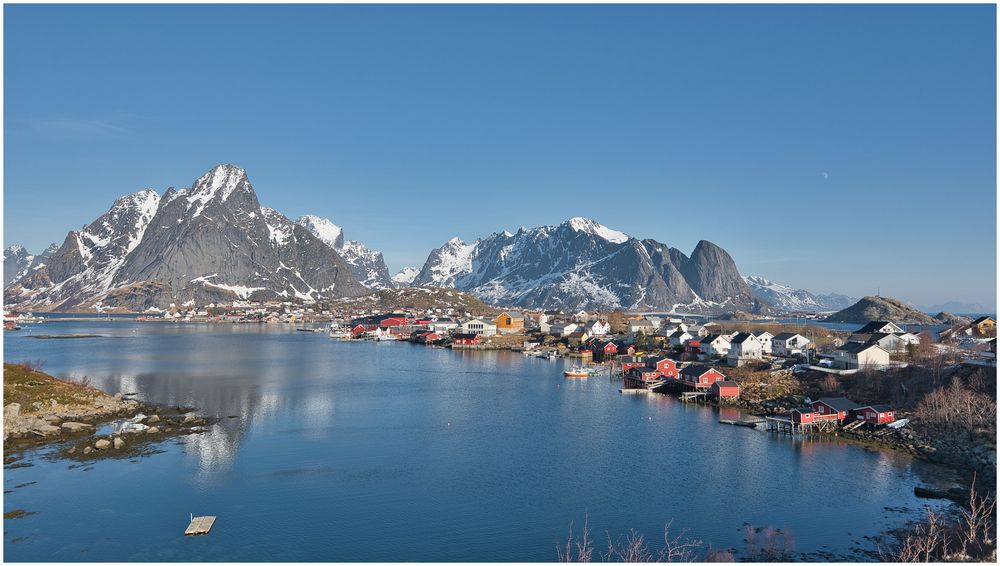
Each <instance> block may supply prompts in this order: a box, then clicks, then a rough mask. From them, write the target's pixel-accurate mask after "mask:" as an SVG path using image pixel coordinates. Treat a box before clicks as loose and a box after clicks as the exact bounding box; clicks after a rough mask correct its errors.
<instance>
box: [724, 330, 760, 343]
mask: <svg viewBox="0 0 1000 566" xmlns="http://www.w3.org/2000/svg"><path fill="white" fill-rule="evenodd" d="M751 338H753V339H756V338H757V337H756V336H754V335H753V334H750V333H749V332H737V333H736V336H733V337H732V339H731V340H729V342H730V343H731V344H742V343H744V342H746V341H747V340H749V339H751Z"/></svg>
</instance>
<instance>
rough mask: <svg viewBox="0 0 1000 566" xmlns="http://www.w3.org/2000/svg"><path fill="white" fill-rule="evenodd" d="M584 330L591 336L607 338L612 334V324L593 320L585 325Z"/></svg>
mask: <svg viewBox="0 0 1000 566" xmlns="http://www.w3.org/2000/svg"><path fill="white" fill-rule="evenodd" d="M583 330H584V332H586V333H587V335H589V336H605V335H607V334H610V333H611V323H609V322H608V321H606V320H592V321H590V322H588V323H587V324H584V325H583Z"/></svg>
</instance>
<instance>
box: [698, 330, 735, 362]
mask: <svg viewBox="0 0 1000 566" xmlns="http://www.w3.org/2000/svg"><path fill="white" fill-rule="evenodd" d="M701 353H703V354H706V355H708V356H719V357H725V356H726V355H728V354H729V336H728V335H726V334H710V335H708V336H706V337H705V338H704V339H702V341H701Z"/></svg>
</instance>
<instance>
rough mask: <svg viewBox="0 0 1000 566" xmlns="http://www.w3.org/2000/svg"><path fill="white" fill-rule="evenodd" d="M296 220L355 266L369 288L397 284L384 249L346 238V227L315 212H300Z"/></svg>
mask: <svg viewBox="0 0 1000 566" xmlns="http://www.w3.org/2000/svg"><path fill="white" fill-rule="evenodd" d="M295 223H296V224H298V225H299V226H302V227H303V228H305V229H306V230H309V232H311V233H312V234H313V235H314V236H316V238H318V239H319V240H320V241H321V242H323V243H324V244H326V245H327V246H329V247H330V248H333V250H334V251H336V252H337V254H338V255H340V257H341V258H343V260H344V261H345V262H347V264H348V265H349V266H350V267H351V271H352V272H353V273H354V276H355V277H356V278H357V280H358V281H359V282H360V283H361V284H362V285H364V286H365V287H368V288H369V289H388V288H391V287H393V286H394V284H393V281H392V278H391V277H390V276H389V268H388V267H386V265H385V258H383V257H382V252H378V251H375V250H372V249H369V248H368V247H367V246H365V245H364V244H362V243H361V242H358V241H356V240H344V230H343V228H341V227H340V226H338V225H336V224H334V223H333V222H331V221H330V220H328V219H326V218H322V217H319V216H316V215H313V214H306V215H304V216H300V217H299V219H298V220H296V221H295Z"/></svg>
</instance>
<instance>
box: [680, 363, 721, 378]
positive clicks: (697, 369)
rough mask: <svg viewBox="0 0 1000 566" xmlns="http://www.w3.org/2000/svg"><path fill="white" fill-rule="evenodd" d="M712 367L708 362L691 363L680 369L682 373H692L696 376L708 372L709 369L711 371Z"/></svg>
mask: <svg viewBox="0 0 1000 566" xmlns="http://www.w3.org/2000/svg"><path fill="white" fill-rule="evenodd" d="M714 369H715V368H714V367H712V366H710V365H708V364H691V365H689V366H687V367H685V368H684V369H682V370H681V374H683V375H693V376H695V377H698V376H701V375H704V374H706V373H708V372H710V371H712V370H714ZM716 371H718V370H716Z"/></svg>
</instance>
